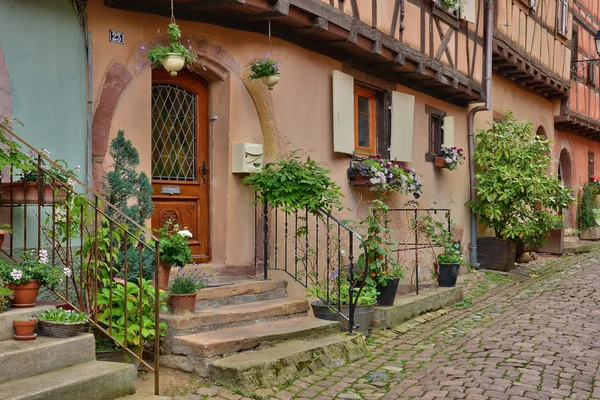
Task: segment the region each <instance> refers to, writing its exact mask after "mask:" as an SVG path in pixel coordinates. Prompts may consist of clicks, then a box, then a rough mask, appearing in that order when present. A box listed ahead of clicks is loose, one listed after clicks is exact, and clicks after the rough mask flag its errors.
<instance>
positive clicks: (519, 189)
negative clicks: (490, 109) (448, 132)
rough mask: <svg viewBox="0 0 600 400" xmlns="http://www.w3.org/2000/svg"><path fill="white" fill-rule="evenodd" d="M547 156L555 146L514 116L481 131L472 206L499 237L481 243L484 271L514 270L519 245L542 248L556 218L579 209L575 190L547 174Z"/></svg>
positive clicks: (480, 256)
mask: <svg viewBox="0 0 600 400" xmlns="http://www.w3.org/2000/svg"><path fill="white" fill-rule="evenodd" d="M547 154H550V148H549V142H548V141H547V140H546V139H544V138H543V137H540V136H535V137H534V135H533V132H532V125H531V123H529V122H527V121H518V120H517V119H515V118H514V116H513V114H512V112H510V111H507V112H506V117H505V118H504V119H503V120H501V121H494V122H493V123H492V125H491V128H490V129H488V130H480V131H479V133H478V135H477V146H476V148H475V154H474V159H475V163H476V164H477V166H478V168H479V171H480V172H479V173H477V174H476V179H477V184H476V186H475V190H476V192H477V201H475V202H473V201H469V202H467V206H468V207H470V208H471V209H472V210H473V211H474V212H475V213H476V214H477V215H478V216H479V218H480V221H481V222H483V223H484V224H485V225H486V226H488V227H490V228H493V229H494V231H495V233H496V237H495V238H480V239H479V240H478V241H477V250H478V261H479V262H480V263H481V266H482V267H483V268H489V269H499V270H504V271H508V270H510V269H511V268H513V266H514V261H515V257H516V255H517V254H516V253H517V250H516V247H517V244H521V245H524V244H529V245H530V246H531V247H539V246H540V245H541V244H542V243H543V241H544V239H545V238H546V236H547V235H548V232H549V231H550V228H551V226H552V219H551V215H552V214H555V213H558V212H559V211H560V210H562V209H564V208H566V207H568V206H569V205H570V204H572V203H573V201H574V199H573V196H572V194H571V191H570V189H568V188H565V187H564V186H563V183H562V182H561V181H559V180H558V179H556V177H554V176H550V175H548V174H547V173H546V171H547V169H548V165H549V163H550V162H551V158H550V157H549V156H548V155H547Z"/></svg>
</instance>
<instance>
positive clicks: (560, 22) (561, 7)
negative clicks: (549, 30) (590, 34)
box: [556, 0, 569, 37]
mask: <svg viewBox="0 0 600 400" xmlns="http://www.w3.org/2000/svg"><path fill="white" fill-rule="evenodd" d="M557 1H558V3H557V6H556V10H557V12H556V14H557V21H556V30H557V32H558V33H559V34H561V35H562V36H565V37H566V36H567V31H568V29H569V0H557Z"/></svg>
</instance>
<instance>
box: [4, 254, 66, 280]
mask: <svg viewBox="0 0 600 400" xmlns="http://www.w3.org/2000/svg"><path fill="white" fill-rule="evenodd" d="M71 272H72V271H71V270H70V269H69V268H61V267H55V266H53V265H52V264H50V263H49V262H48V251H47V250H44V249H42V250H40V251H39V252H38V254H37V256H36V252H35V250H32V251H29V252H24V253H23V254H22V256H21V261H19V262H17V263H10V262H8V261H5V260H0V280H2V281H4V282H7V283H14V284H21V283H27V282H29V281H30V280H32V279H35V280H37V281H38V282H40V283H41V284H42V285H46V286H48V287H56V286H57V285H58V284H60V283H61V282H63V280H64V279H65V277H69V276H71Z"/></svg>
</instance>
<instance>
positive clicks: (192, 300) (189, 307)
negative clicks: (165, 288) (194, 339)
mask: <svg viewBox="0 0 600 400" xmlns="http://www.w3.org/2000/svg"><path fill="white" fill-rule="evenodd" d="M169 301H170V302H171V312H172V313H173V314H185V313H193V312H194V311H196V293H192V294H171V295H169Z"/></svg>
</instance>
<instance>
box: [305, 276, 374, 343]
mask: <svg viewBox="0 0 600 400" xmlns="http://www.w3.org/2000/svg"><path fill="white" fill-rule="evenodd" d="M341 275H342V276H341V277H340V279H338V280H335V279H334V280H333V281H329V284H328V283H327V281H326V280H320V281H316V282H313V283H312V284H311V285H310V286H308V287H307V289H306V290H307V297H317V298H318V299H319V300H316V301H313V302H311V303H310V306H311V308H312V310H313V314H314V316H315V317H316V318H319V319H325V320H328V321H340V322H341V323H342V327H343V330H345V331H347V330H348V320H346V318H348V316H349V315H350V294H349V289H350V282H349V281H348V277H347V274H346V273H344V272H342V273H341ZM336 277H337V272H336ZM357 277H358V276H357ZM357 277H355V282H356V283H358V282H357V281H358V280H357ZM328 288H329V292H328V291H327V289H328ZM338 293H339V297H338ZM378 294H379V292H377V289H375V287H373V286H369V285H364V286H362V287H360V288H359V287H356V289H355V290H354V302H355V303H356V309H355V311H354V323H355V324H356V325H358V329H356V331H357V332H360V333H362V334H363V335H365V336H368V335H369V327H370V326H371V321H372V320H373V315H374V314H375V305H376V304H377V295H378ZM325 299H328V300H329V304H332V305H335V304H341V313H342V314H343V315H344V316H346V318H344V317H341V316H340V315H339V314H338V313H337V310H332V309H331V308H330V307H328V306H327V305H326V304H325V302H324V300H325Z"/></svg>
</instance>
